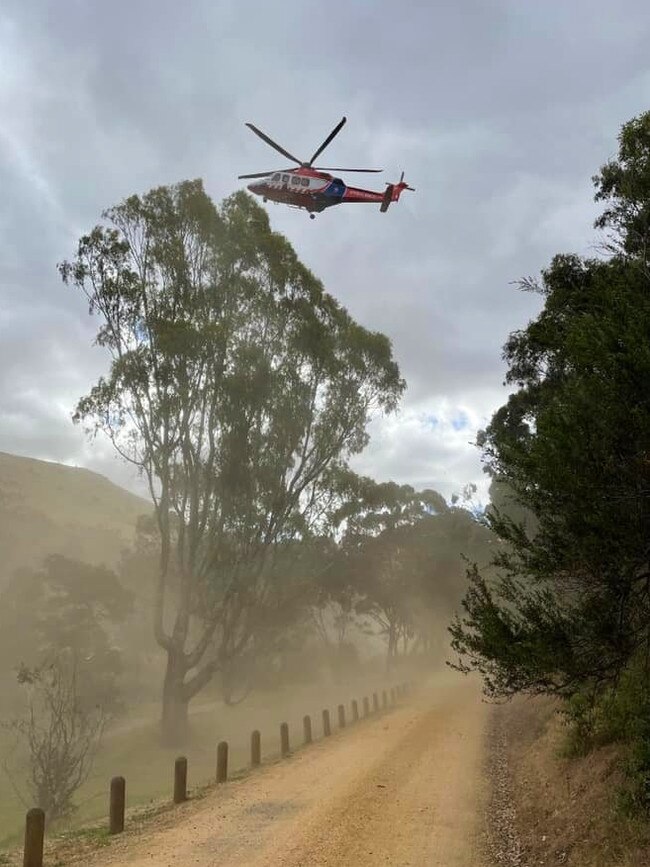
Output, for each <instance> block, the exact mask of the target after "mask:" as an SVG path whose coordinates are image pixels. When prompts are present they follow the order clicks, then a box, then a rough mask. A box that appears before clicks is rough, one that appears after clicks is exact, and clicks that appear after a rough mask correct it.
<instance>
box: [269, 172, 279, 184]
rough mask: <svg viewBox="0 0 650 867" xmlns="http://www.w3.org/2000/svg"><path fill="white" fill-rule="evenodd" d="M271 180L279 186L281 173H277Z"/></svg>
mask: <svg viewBox="0 0 650 867" xmlns="http://www.w3.org/2000/svg"><path fill="white" fill-rule="evenodd" d="M271 180H272V181H273V182H274V183H276V184H279V183H280V172H276V173H275V174H274V175H273V177H272V178H271Z"/></svg>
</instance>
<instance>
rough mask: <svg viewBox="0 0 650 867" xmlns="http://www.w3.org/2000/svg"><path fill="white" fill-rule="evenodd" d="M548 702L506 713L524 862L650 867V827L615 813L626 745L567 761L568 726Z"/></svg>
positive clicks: (524, 703) (502, 717)
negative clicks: (564, 751)
mask: <svg viewBox="0 0 650 867" xmlns="http://www.w3.org/2000/svg"><path fill="white" fill-rule="evenodd" d="M556 710H557V706H556V705H555V704H554V703H553V702H551V701H548V700H541V699H535V700H530V699H519V700H517V701H514V702H513V703H512V704H510V705H508V706H506V707H502V708H499V709H498V710H497V711H496V713H497V714H498V716H499V724H500V725H501V726H502V727H503V728H504V729H505V731H506V732H507V741H508V765H509V769H510V775H511V782H512V790H513V793H514V800H515V803H516V808H517V819H516V824H517V831H518V834H519V837H520V840H521V844H522V851H523V855H524V862H523V863H524V864H526V865H537V864H546V865H551V864H570V865H575V867H614V865H618V867H646V865H650V826H648V825H647V824H646V823H644V822H642V821H640V820H632V819H629V818H626V817H624V816H622V815H621V814H620V812H619V811H617V809H616V794H617V791H618V789H619V787H620V785H621V783H622V778H621V772H620V760H621V757H622V751H621V748H620V747H615V746H608V747H604V748H601V749H599V750H595V751H594V752H592V753H590V754H589V755H587V756H585V757H579V758H566V757H565V756H564V755H563V748H564V744H565V739H566V733H567V732H566V728H565V726H564V725H563V722H562V718H561V717H560V716H559V714H558V713H557V712H556Z"/></svg>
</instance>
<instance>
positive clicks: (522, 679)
mask: <svg viewBox="0 0 650 867" xmlns="http://www.w3.org/2000/svg"><path fill="white" fill-rule="evenodd" d="M649 128H650V120H649V116H648V115H644V116H643V117H642V118H638V119H636V120H635V121H633V122H631V123H630V124H628V125H626V127H625V128H624V130H623V132H622V135H621V151H620V154H619V160H618V161H617V162H616V163H612V164H610V165H609V167H606V168H605V169H603V172H602V174H601V180H600V187H599V190H600V193H599V196H598V197H599V198H607V199H609V200H611V202H612V208H613V210H612V209H610V210H609V211H608V212H606V213H605V215H604V216H603V220H602V221H601V222H602V225H603V226H610V227H614V228H616V227H618V229H619V230H620V231H621V232H623V233H624V235H625V241H626V242H627V241H629V244H628V246H627V248H626V249H625V255H617V256H614V257H612V258H611V259H610V260H608V261H599V260H583V259H580V258H578V257H577V256H570V255H564V256H556V257H555V258H554V259H553V262H552V264H551V266H550V267H549V268H548V269H547V270H546V271H544V272H543V275H542V282H541V285H539V286H533V285H532V284H531V283H530V282H529V283H527V284H526V286H527V288H535V289H536V290H537V291H538V292H539V293H540V294H541V295H542V297H543V299H544V307H543V310H542V311H541V313H540V314H539V316H538V317H537V318H536V319H535V320H533V321H532V322H530V324H529V325H528V326H527V327H526V328H525V329H524V330H522V331H518V332H515V333H513V334H512V335H511V336H510V338H509V340H508V341H507V343H506V345H505V349H504V357H505V360H506V362H507V364H508V374H507V381H508V383H509V384H510V385H511V386H513V387H514V389H515V390H514V392H513V393H512V394H511V396H510V397H509V399H508V401H507V403H506V405H505V406H503V407H502V408H501V409H499V410H498V411H497V412H496V413H495V415H494V417H493V419H492V421H491V423H490V425H489V426H488V428H487V430H486V431H484V432H483V434H482V435H481V437H480V445H481V446H482V449H483V453H484V459H485V462H486V467H487V469H488V471H489V472H490V473H491V474H492V476H493V478H494V479H495V480H496V481H497V483H498V485H500V486H501V487H502V490H506V491H507V492H509V494H510V496H511V498H512V499H513V500H514V504H515V506H516V509H518V510H519V512H518V513H517V512H516V511H515V512H514V513H513V512H512V511H510V512H508V510H504V509H499V508H492V509H490V510H488V513H487V516H486V520H487V523H488V525H489V526H490V527H491V528H492V530H493V531H494V532H495V534H496V535H497V537H498V538H499V540H500V544H499V547H498V549H497V555H496V556H495V558H494V566H495V568H496V570H497V572H498V574H497V576H496V577H494V576H488V575H486V574H482V572H483V570H480V569H473V570H472V572H471V574H470V579H471V587H470V590H469V592H468V593H467V595H466V597H465V600H464V609H465V614H464V616H463V617H462V618H457V619H456V620H455V622H454V623H453V625H452V628H451V632H452V639H453V646H454V648H455V649H456V650H457V652H458V654H459V662H458V667H459V668H460V669H461V670H468V669H478V670H479V671H481V672H482V673H483V675H484V677H485V683H486V689H487V691H488V693H489V694H491V695H495V696H503V695H511V694H513V693H515V692H520V691H526V692H533V693H534V692H542V693H553V694H557V695H561V696H564V697H567V698H570V697H572V696H574V695H576V694H580V693H587V694H590V693H593V694H595V695H597V696H601V695H603V694H604V693H605V692H606V691H607V690H608V689H614V690H616V689H617V688H618V684H619V683H620V682H621V677H622V675H623V673H624V672H625V671H626V670H627V669H628V667H629V665H630V664H631V661H632V660H633V659H635V658H636V656H637V655H638V654H640V653H641V652H642V650H643V648H645V647H646V645H647V643H648V641H650V560H649V556H648V554H649V551H648V538H649V537H650V497H649V496H648V491H649V490H650V389H649V388H648V383H649V382H650V291H649V289H650V284H649V282H648V276H647V273H646V269H645V266H644V262H643V260H642V257H641V253H642V250H641V247H640V246H639V244H640V240H639V239H640V237H641V235H642V234H643V232H644V231H645V229H644V228H643V227H644V225H645V214H646V212H647V208H648V202H650V199H648V194H649V193H650V187H649V186H648V184H647V183H646V180H647V177H650V175H649V174H648V165H650V164H649V163H648V153H649V151H648V143H647V139H648V129H649ZM630 185H631V186H630ZM637 218H638V220H637ZM639 220H640V222H639ZM529 516H532V521H530V520H528V521H527V520H526V518H527V517H529ZM577 701H579V700H577ZM574 710H575V713H576V714H577V717H576V719H577V722H578V724H579V726H585V725H588V724H589V720H588V717H583V716H581V714H582V713H583V710H584V708H581V707H579V706H576V708H575V709H574Z"/></svg>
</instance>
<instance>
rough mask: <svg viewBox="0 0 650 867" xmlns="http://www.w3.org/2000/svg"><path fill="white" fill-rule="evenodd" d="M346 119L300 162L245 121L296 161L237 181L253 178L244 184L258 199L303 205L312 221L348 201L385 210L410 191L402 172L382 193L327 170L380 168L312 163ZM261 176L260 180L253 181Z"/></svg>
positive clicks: (275, 147)
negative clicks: (350, 182)
mask: <svg viewBox="0 0 650 867" xmlns="http://www.w3.org/2000/svg"><path fill="white" fill-rule="evenodd" d="M346 121H347V118H345V117H344V118H342V120H340V121H339V123H337V125H336V126H335V127H334V129H333V130H332V131H331V133H330V134H329V135H328V136H327V138H326V139H325V141H324V142H323V143H322V144H321V146H320V147H319V148H318V149H317V150H316V151H315V152H314V154H313V156H312V158H311V159H310V160H309V161H308V162H303V161H302V160H299V159H298V158H297V157H294V155H293V154H291V153H289V151H287V150H285V149H284V148H283V147H281V146H280V145H279V144H278V143H277V142H275V141H273V139H272V138H271V137H270V136H268V135H267V134H266V133H264V132H262V130H261V129H258V128H257V127H256V126H254V124H252V123H247V124H246V126H247V127H248V128H249V129H250V130H252V131H253V132H254V133H255V135H256V136H259V138H261V139H262V141H264V142H266V144H268V145H270V146H271V147H272V148H274V149H275V150H276V151H278V153H281V154H282V156H284V157H286V158H287V159H288V160H291V161H292V162H294V163H297V165H298V168H293V167H291V168H288V169H281V170H279V171H270V172H255V173H254V174H249V175H239V180H249V179H253V178H254V179H256V180H255V183H252V184H248V189H249V190H250V191H251V193H254V194H255V195H256V196H262V199H263V200H264V201H265V202H267V201H269V200H270V201H272V202H280V203H282V204H284V205H289V206H290V207H294V208H304V209H305V210H306V211H309V216H310V218H311V219H312V220H313V219H314V217H315V216H316V213H320V212H321V211H324V210H325V208H331V207H332V206H333V205H343V204H348V203H361V204H371V203H372V204H378V205H379V210H380V211H381V212H382V213H385V212H386V211H387V210H388V208H389V206H390V204H391V203H392V202H398V201H399V197H400V195H401V194H402V193H403V192H404V190H412V191H414V190H413V187H410V186H409V185H408V184H406V183H404V172H402V176H401V178H400V179H399V181H398V182H397V183H396V184H387V185H386V190H385V191H384V192H381V191H377V190H364V189H361V188H359V187H351V186H348V184H346V183H344V182H343V181H342V180H341V178H338V177H335V176H334V175H331V174H329V173H330V172H364V173H377V172H381V171H383V169H335V168H324V167H322V166H315V165H314V162H315V161H316V160H317V159H318V157H319V156H320V155H321V154H322V152H323V151H324V150H325V148H326V147H327V146H328V145H329V144H330V143H331V142H332V140H333V139H334V138H336V136H337V135H338V134H339V133H340V132H341V130H342V129H343V127H344V125H345V123H346ZM258 178H263V180H257V179H258Z"/></svg>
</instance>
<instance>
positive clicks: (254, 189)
mask: <svg viewBox="0 0 650 867" xmlns="http://www.w3.org/2000/svg"><path fill="white" fill-rule="evenodd" d="M263 186H264V184H262V183H261V182H260V181H256V182H255V183H254V184H249V185H248V186H247V187H246V189H247V190H250V192H251V193H255V195H256V196H259V195H260V194H261V192H262V187H263Z"/></svg>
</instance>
